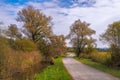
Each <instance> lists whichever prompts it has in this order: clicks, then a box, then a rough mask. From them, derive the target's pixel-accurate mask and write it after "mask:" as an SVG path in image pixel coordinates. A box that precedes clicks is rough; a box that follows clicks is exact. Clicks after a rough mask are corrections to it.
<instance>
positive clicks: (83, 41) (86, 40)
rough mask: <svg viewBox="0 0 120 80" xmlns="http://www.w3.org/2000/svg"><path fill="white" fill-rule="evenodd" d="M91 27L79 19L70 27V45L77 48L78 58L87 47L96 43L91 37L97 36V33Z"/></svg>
mask: <svg viewBox="0 0 120 80" xmlns="http://www.w3.org/2000/svg"><path fill="white" fill-rule="evenodd" d="M89 25H90V24H88V23H86V22H81V21H80V19H78V20H76V21H75V22H74V23H73V24H72V25H71V27H70V32H69V34H68V36H67V38H68V39H70V40H71V41H70V43H71V44H72V45H73V47H74V48H75V51H76V54H77V56H78V57H79V56H80V53H82V52H83V51H84V48H85V47H87V46H88V45H91V44H93V43H94V42H95V39H93V38H92V36H91V35H93V34H95V31H94V30H92V29H91V28H89V27H88V26H89Z"/></svg>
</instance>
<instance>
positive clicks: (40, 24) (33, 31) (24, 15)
mask: <svg viewBox="0 0 120 80" xmlns="http://www.w3.org/2000/svg"><path fill="white" fill-rule="evenodd" d="M17 21H19V22H23V24H24V26H23V27H24V30H23V32H24V34H25V35H26V36H27V37H28V38H30V39H31V40H33V41H34V42H38V41H39V40H40V38H45V37H48V36H49V35H50V34H52V29H51V26H52V23H51V17H47V16H46V15H44V14H43V13H41V12H40V10H38V9H34V8H33V7H32V6H29V7H28V8H24V9H22V10H21V11H19V12H18V18H17Z"/></svg>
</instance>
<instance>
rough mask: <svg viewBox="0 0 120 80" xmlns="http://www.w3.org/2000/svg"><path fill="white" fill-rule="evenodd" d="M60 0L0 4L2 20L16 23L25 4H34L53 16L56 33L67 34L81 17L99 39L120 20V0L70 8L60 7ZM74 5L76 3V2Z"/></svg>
mask: <svg viewBox="0 0 120 80" xmlns="http://www.w3.org/2000/svg"><path fill="white" fill-rule="evenodd" d="M79 1H81V0H79ZM82 1H87V0H82ZM89 1H92V0H89ZM58 2H59V1H58V0H53V1H52V2H43V3H35V2H28V3H26V5H21V6H20V5H19V6H18V5H17V6H15V5H4V6H0V20H2V21H4V22H6V23H7V24H10V23H16V21H15V20H14V18H15V17H16V13H17V12H18V11H19V10H20V9H21V8H22V7H24V6H27V5H33V6H34V7H35V8H38V9H41V11H42V12H43V13H45V14H46V15H47V16H52V17H53V23H54V26H53V30H54V32H55V33H56V34H65V35H67V34H68V33H69V27H70V25H71V24H72V23H73V22H74V21H75V20H77V19H81V20H82V21H86V22H88V23H90V24H91V26H90V27H91V28H92V29H94V30H96V35H95V36H94V37H95V38H96V39H99V35H100V34H101V33H102V32H104V30H105V29H106V28H107V25H108V24H111V23H112V22H114V21H117V20H120V10H119V9H120V0H96V3H94V4H92V7H79V6H74V7H70V8H65V7H59V6H58V5H57V3H58ZM59 4H60V3H59ZM73 5H76V3H74V4H73ZM10 11H13V12H14V14H15V15H11V14H9V12H10ZM3 17H4V18H3ZM97 43H98V47H101V46H102V47H104V46H106V45H103V44H101V42H100V41H97Z"/></svg>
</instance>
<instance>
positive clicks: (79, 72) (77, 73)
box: [63, 57, 120, 80]
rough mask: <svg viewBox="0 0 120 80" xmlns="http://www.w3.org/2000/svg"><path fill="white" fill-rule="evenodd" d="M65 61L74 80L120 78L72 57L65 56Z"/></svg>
mask: <svg viewBox="0 0 120 80" xmlns="http://www.w3.org/2000/svg"><path fill="white" fill-rule="evenodd" d="M63 63H64V65H65V67H66V69H67V70H68V72H69V73H70V75H71V76H72V77H73V79H74V80H120V79H118V78H116V77H113V76H111V75H109V74H107V73H104V72H102V71H99V70H97V69H94V68H92V67H89V66H87V65H85V64H82V63H80V62H78V61H76V60H75V59H73V58H71V57H68V58H63Z"/></svg>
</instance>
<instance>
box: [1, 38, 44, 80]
mask: <svg viewBox="0 0 120 80" xmlns="http://www.w3.org/2000/svg"><path fill="white" fill-rule="evenodd" d="M15 43H16V46H17V48H18V49H19V50H17V51H16V50H14V48H11V46H10V44H9V40H8V39H7V38H3V37H0V79H2V80H27V79H28V80H32V78H33V77H34V74H35V72H36V71H38V70H36V67H39V68H40V62H41V59H42V57H41V55H40V53H39V51H38V50H36V51H35V49H36V45H35V44H34V43H33V42H31V41H29V40H21V41H20V40H17V41H15ZM21 43H22V44H21ZM17 44H18V45H17ZM27 44H28V45H27ZM16 46H14V47H15V48H16ZM32 50H33V51H32ZM38 64H39V65H38ZM37 69H38V68H37ZM35 70H36V71H35Z"/></svg>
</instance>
